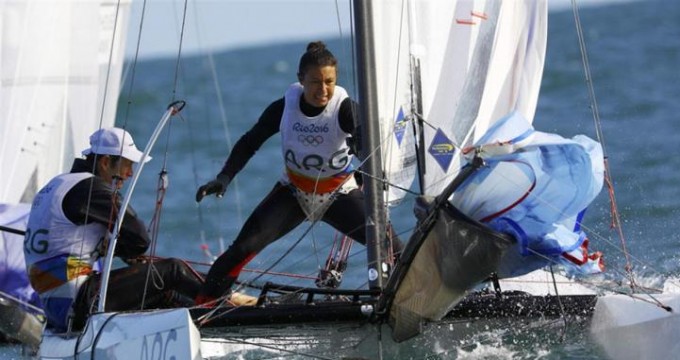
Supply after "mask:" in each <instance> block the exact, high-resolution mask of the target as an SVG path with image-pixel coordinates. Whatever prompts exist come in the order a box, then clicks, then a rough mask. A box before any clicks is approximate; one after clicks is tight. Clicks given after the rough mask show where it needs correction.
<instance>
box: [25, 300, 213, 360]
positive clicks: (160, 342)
mask: <svg viewBox="0 0 680 360" xmlns="http://www.w3.org/2000/svg"><path fill="white" fill-rule="evenodd" d="M200 343H201V340H200V333H199V331H198V329H197V328H196V326H195V325H194V324H193V322H192V320H191V316H190V315H189V311H188V310H187V309H173V310H154V311H147V312H130V313H127V312H126V313H102V314H95V315H92V316H91V317H90V318H89V319H88V322H87V325H86V326H85V329H84V330H83V332H82V333H79V334H73V335H63V334H52V333H49V332H47V331H46V332H45V333H44V335H43V339H42V343H41V344H40V350H39V354H38V356H39V357H40V358H41V359H130V358H135V359H201V352H200Z"/></svg>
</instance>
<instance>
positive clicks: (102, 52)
mask: <svg viewBox="0 0 680 360" xmlns="http://www.w3.org/2000/svg"><path fill="white" fill-rule="evenodd" d="M128 8H129V0H128V1H122V2H121V6H120V7H118V2H117V1H18V0H17V1H13V0H6V1H2V2H0V24H1V25H2V26H1V27H0V28H1V29H2V32H1V33H0V37H1V39H2V49H1V51H0V76H1V80H0V169H2V171H3V177H2V180H0V203H18V202H22V201H23V202H28V201H30V200H31V198H32V195H33V194H34V193H35V191H36V190H37V189H39V188H40V187H41V186H43V185H44V184H45V183H46V182H47V181H48V180H49V179H50V178H52V177H53V176H54V175H56V174H58V173H60V172H63V171H67V170H68V168H69V167H70V165H71V161H72V160H73V158H74V157H75V156H79V155H80V151H81V150H82V149H85V148H86V147H87V142H88V136H89V134H91V133H92V132H93V131H94V130H96V129H98V128H99V127H103V126H113V124H114V120H115V113H116V107H117V99H118V94H119V88H120V76H121V71H122V67H123V55H124V47H123V44H124V40H125V37H126V29H127V18H128ZM114 29H115V37H114ZM110 55H111V56H110ZM109 61H110V65H111V66H109Z"/></svg>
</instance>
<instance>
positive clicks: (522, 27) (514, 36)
mask: <svg viewBox="0 0 680 360" xmlns="http://www.w3.org/2000/svg"><path fill="white" fill-rule="evenodd" d="M376 6H377V7H378V9H377V10H376V11H375V12H374V13H375V18H376V19H375V23H376V25H375V27H376V40H375V43H376V48H377V49H376V51H377V55H376V57H377V60H376V62H377V63H378V66H377V68H378V70H379V71H378V80H379V86H378V91H379V94H380V109H381V114H382V115H381V120H383V121H385V120H386V123H387V124H386V125H385V127H386V128H387V129H391V128H394V123H395V119H397V118H398V117H399V111H400V110H403V111H404V114H405V115H410V114H411V113H412V110H409V109H408V107H407V106H408V105H410V104H411V103H416V102H417V101H420V102H422V110H421V111H422V114H421V115H422V117H423V119H424V121H425V125H424V127H423V131H424V136H425V142H424V144H421V146H422V147H423V150H424V152H425V156H424V157H425V164H424V165H425V166H424V184H423V185H424V192H425V193H426V194H431V195H436V194H439V193H440V192H441V190H442V189H443V188H444V187H445V186H446V185H447V184H448V182H450V181H451V180H452V179H453V177H454V176H455V174H456V173H457V172H458V170H459V168H460V164H461V159H460V151H458V150H459V149H460V148H461V147H464V146H466V145H469V144H471V143H472V142H474V141H475V140H477V139H479V137H480V136H481V135H482V134H484V133H485V131H486V130H487V129H488V128H489V127H490V126H491V125H492V124H493V123H494V122H496V121H497V120H498V119H500V118H502V117H503V116H505V115H507V114H508V113H510V112H512V111H518V112H519V113H520V114H522V115H523V116H524V117H525V118H526V119H529V120H530V121H531V120H532V119H533V116H534V112H535V109H536V103H537V99H538V92H539V88H540V83H541V77H542V74H543V64H544V58H545V47H546V39H547V4H546V1H542V0H539V1H529V0H521V1H520V0H518V1H473V0H459V1H442V0H424V1H411V2H406V1H386V2H378V3H377V4H376ZM387 19H389V20H387ZM416 64H417V65H418V68H416V67H415V66H411V65H416ZM413 76H415V77H416V78H419V80H420V81H419V83H420V84H421V92H420V94H417V93H416V94H415V95H414V96H416V101H414V100H413V99H406V100H405V95H403V94H404V93H405V92H407V91H410V86H411V83H410V81H409V80H410V79H411V77H413ZM416 90H417V89H416ZM410 128H411V126H410V124H409V125H408V126H407V129H408V130H410ZM385 132H389V130H387V131H385ZM395 135H400V134H398V133H395ZM383 138H385V139H390V140H392V139H394V138H397V136H392V137H391V138H390V137H388V136H385V135H384V136H383ZM385 148H386V149H387V150H386V151H384V154H387V155H383V157H384V158H386V159H387V160H385V162H386V163H387V164H388V165H386V173H387V174H391V173H395V172H397V171H395V170H393V169H392V168H390V166H394V165H393V164H394V160H390V159H393V158H399V156H401V158H407V159H411V160H414V158H413V157H412V156H411V157H410V158H409V157H408V156H404V155H394V150H393V149H394V148H395V147H394V146H392V145H390V144H387V145H386V146H385ZM411 148H412V145H411V146H410V148H409V149H406V150H409V151H411ZM457 149H458V150H457ZM390 161H391V162H390ZM401 162H402V163H404V162H405V161H401ZM406 163H407V164H412V163H413V162H408V161H406ZM391 182H394V180H393V179H391ZM397 183H399V182H397Z"/></svg>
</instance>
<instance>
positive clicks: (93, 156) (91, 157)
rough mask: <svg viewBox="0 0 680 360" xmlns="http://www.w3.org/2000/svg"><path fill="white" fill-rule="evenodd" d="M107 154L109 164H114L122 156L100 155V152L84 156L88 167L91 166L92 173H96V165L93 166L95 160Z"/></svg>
mask: <svg viewBox="0 0 680 360" xmlns="http://www.w3.org/2000/svg"><path fill="white" fill-rule="evenodd" d="M104 156H108V157H109V158H110V159H111V166H115V165H116V164H117V163H118V161H120V159H121V158H122V156H118V155H101V154H95V153H89V154H87V155H86V156H85V163H86V164H87V166H88V167H90V168H92V170H93V172H92V173H93V174H95V175H96V174H97V173H98V170H97V166H95V160H99V159H100V158H102V157H104Z"/></svg>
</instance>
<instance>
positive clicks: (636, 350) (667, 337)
mask: <svg viewBox="0 0 680 360" xmlns="http://www.w3.org/2000/svg"><path fill="white" fill-rule="evenodd" d="M640 296H641V297H644V298H645V299H641V298H640V299H636V298H633V297H631V296H628V295H606V296H601V297H599V298H598V300H597V304H596V305H595V310H594V313H593V318H592V325H591V334H592V336H593V338H594V339H595V341H596V342H597V343H598V344H599V345H600V346H602V348H603V349H604V351H605V352H606V353H607V355H608V356H609V357H610V358H612V359H636V360H637V359H676V358H677V357H678V354H680V341H679V340H680V294H658V295H654V297H653V298H652V297H647V296H644V295H640ZM656 301H659V302H660V303H662V304H664V305H665V306H668V307H670V309H671V311H667V310H666V309H663V308H661V307H660V306H658V305H657V303H656Z"/></svg>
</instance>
